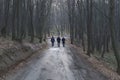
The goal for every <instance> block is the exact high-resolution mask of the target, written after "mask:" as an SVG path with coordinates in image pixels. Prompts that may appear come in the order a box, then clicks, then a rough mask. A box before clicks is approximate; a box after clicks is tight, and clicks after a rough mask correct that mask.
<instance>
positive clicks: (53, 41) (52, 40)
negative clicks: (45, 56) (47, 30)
mask: <svg viewBox="0 0 120 80" xmlns="http://www.w3.org/2000/svg"><path fill="white" fill-rule="evenodd" d="M51 43H52V47H53V46H54V43H55V38H54V37H53V36H52V38H51Z"/></svg>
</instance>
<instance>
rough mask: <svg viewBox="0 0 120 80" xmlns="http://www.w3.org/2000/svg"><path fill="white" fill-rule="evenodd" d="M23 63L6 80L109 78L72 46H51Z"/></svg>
mask: <svg viewBox="0 0 120 80" xmlns="http://www.w3.org/2000/svg"><path fill="white" fill-rule="evenodd" d="M21 65H22V66H21ZM21 65H19V66H18V68H16V69H15V70H12V71H11V72H10V73H9V74H8V76H7V77H6V79H5V80H108V79H107V78H106V77H105V76H104V75H102V74H101V73H100V72H98V71H97V70H95V69H94V68H93V67H92V66H91V64H90V63H89V62H88V61H87V60H86V59H85V58H83V57H82V56H79V55H78V54H77V51H76V50H75V49H73V48H71V47H65V48H63V47H60V48H58V47H57V46H55V47H49V48H47V49H45V50H43V51H40V52H39V53H37V54H35V55H34V56H33V57H32V58H30V59H29V60H27V61H26V62H24V63H23V64H22V63H21Z"/></svg>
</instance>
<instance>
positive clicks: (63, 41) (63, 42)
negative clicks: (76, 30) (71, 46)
mask: <svg viewBox="0 0 120 80" xmlns="http://www.w3.org/2000/svg"><path fill="white" fill-rule="evenodd" d="M62 44H63V47H65V38H64V37H63V38H62Z"/></svg>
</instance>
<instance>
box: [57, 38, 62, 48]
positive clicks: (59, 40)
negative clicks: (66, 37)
mask: <svg viewBox="0 0 120 80" xmlns="http://www.w3.org/2000/svg"><path fill="white" fill-rule="evenodd" d="M60 42H61V39H60V37H57V43H58V47H60Z"/></svg>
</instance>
